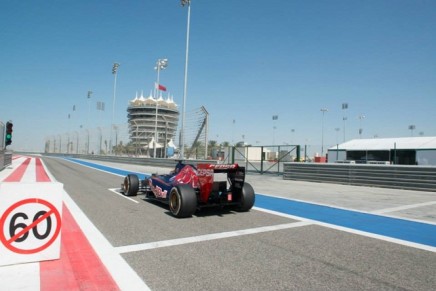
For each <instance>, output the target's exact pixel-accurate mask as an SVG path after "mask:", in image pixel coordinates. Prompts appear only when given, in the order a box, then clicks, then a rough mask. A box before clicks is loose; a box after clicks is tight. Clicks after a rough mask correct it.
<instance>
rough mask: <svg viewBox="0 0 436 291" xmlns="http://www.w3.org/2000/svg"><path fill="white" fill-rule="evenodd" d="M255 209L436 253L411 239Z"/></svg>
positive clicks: (431, 248)
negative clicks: (406, 239)
mask: <svg viewBox="0 0 436 291" xmlns="http://www.w3.org/2000/svg"><path fill="white" fill-rule="evenodd" d="M253 209H255V210H258V211H262V212H266V213H270V214H274V215H277V216H282V217H288V218H292V219H298V220H301V221H304V222H306V223H308V224H312V225H319V226H324V227H327V228H331V229H335V230H340V231H344V232H348V233H352V234H357V235H361V236H366V237H370V238H375V239H379V240H383V241H387V242H391V243H395V244H399V245H403V246H408V247H412V248H416V249H421V250H425V251H430V252H433V253H436V247H432V246H427V245H422V244H418V243H413V242H409V241H405V240H401V239H396V238H392V237H387V236H383V235H379V234H374V233H370V232H365V231H361V230H356V229H352V228H346V227H343V226H338V225H334V224H329V223H325V222H320V221H316V220H310V219H307V218H302V217H298V216H294V215H289V214H285V213H281V212H276V211H273V210H268V209H263V208H258V207H253Z"/></svg>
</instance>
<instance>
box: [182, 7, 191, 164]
mask: <svg viewBox="0 0 436 291" xmlns="http://www.w3.org/2000/svg"><path fill="white" fill-rule="evenodd" d="M181 4H182V6H183V7H184V6H185V5H188V20H187V27H186V55H185V82H184V86H183V111H182V126H181V129H180V143H181V145H180V158H181V159H183V158H184V155H185V115H186V98H187V89H188V56H189V28H190V20H191V0H181Z"/></svg>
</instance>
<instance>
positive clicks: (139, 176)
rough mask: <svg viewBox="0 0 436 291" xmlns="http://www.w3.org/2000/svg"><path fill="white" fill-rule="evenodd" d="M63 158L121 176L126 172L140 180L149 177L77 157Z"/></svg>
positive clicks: (125, 174)
mask: <svg viewBox="0 0 436 291" xmlns="http://www.w3.org/2000/svg"><path fill="white" fill-rule="evenodd" d="M65 159H66V160H69V161H72V162H74V163H77V164H81V165H84V166H88V167H91V168H95V169H98V170H102V171H105V172H109V173H113V174H117V175H121V176H127V175H128V174H136V175H137V176H138V178H139V179H140V180H144V179H146V178H148V177H150V175H148V174H144V173H139V172H132V171H126V170H122V169H117V168H112V167H108V166H103V165H100V164H95V163H90V162H86V161H82V160H78V159H73V158H65ZM120 183H121V182H120Z"/></svg>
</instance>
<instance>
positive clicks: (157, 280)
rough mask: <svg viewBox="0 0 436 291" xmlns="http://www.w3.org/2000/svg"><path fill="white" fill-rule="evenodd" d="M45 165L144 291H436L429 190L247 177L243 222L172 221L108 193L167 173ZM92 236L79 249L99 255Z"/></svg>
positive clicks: (209, 214)
mask: <svg viewBox="0 0 436 291" xmlns="http://www.w3.org/2000/svg"><path fill="white" fill-rule="evenodd" d="M43 161H44V164H45V166H46V168H47V169H48V171H49V172H50V173H51V175H52V176H53V177H54V178H55V179H56V180H57V181H59V182H61V183H63V184H64V189H65V191H66V192H67V193H68V195H69V197H71V199H72V200H73V201H74V202H75V204H76V205H77V206H78V208H79V209H80V211H82V212H83V214H84V217H86V219H88V220H89V222H90V223H91V224H92V225H93V226H95V232H99V234H98V235H102V236H103V237H104V238H105V239H106V240H107V241H108V242H109V244H110V248H111V250H110V251H112V252H115V253H116V254H118V255H120V256H122V258H123V259H124V260H125V261H126V262H127V265H128V268H131V269H132V270H133V271H134V273H136V274H137V275H138V276H139V277H140V279H141V280H142V281H143V283H144V285H143V286H142V287H143V289H147V288H150V289H152V290H434V289H435V286H436V194H435V192H418V191H406V190H393V189H381V188H370V187H354V186H345V185H334V184H322V183H306V182H298V181H285V180H283V179H282V178H281V177H280V176H268V175H257V174H252V175H251V174H249V175H247V177H246V180H247V181H248V182H249V183H250V184H251V185H252V186H253V188H254V189H255V192H256V194H257V195H256V204H255V208H254V209H252V210H251V211H250V212H246V213H237V212H232V211H227V210H222V209H219V210H217V209H207V210H202V211H200V212H198V213H196V214H195V215H194V216H193V217H191V218H187V219H176V218H174V217H172V216H171V214H170V212H169V210H168V208H167V206H165V205H161V204H156V203H153V202H149V201H146V200H144V199H143V198H144V197H143V196H142V195H138V196H136V197H132V199H127V198H126V197H124V196H122V195H119V193H117V189H118V188H119V185H120V184H121V182H122V179H123V176H124V175H125V174H126V173H127V172H129V173H131V172H134V173H141V174H145V175H148V174H151V173H153V172H158V173H160V174H164V173H167V172H168V169H156V168H151V167H143V166H136V165H125V164H111V163H104V164H103V163H100V162H94V161H80V160H66V159H60V158H43ZM80 222H81V220H80V221H79V225H80ZM80 226H81V227H82V225H80ZM88 234H89V232H88ZM93 236H94V235H93V234H91V235H90V236H89V237H88V240H89V241H90V243H91V245H92V246H93V247H94V248H99V245H98V243H97V244H96V243H95V240H94V239H93ZM100 256H102V255H101V254H100ZM103 261H105V260H103ZM122 268H126V266H124V265H123V266H121V265H120V266H119V270H117V269H116V268H115V272H117V271H119V272H120V273H123V272H124V271H125V270H123V269H122ZM108 269H109V270H110V272H114V268H111V267H108ZM0 272H1V269H0ZM0 289H1V287H0ZM122 289H128V287H127V288H126V287H125V286H123V287H122Z"/></svg>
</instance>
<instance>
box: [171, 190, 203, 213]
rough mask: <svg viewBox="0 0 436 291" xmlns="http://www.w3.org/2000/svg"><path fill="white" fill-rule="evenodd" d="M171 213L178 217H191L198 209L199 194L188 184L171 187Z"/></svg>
mask: <svg viewBox="0 0 436 291" xmlns="http://www.w3.org/2000/svg"><path fill="white" fill-rule="evenodd" d="M169 206H170V211H171V213H172V214H173V215H174V216H175V217H177V218H183V217H190V216H192V214H194V213H195V210H197V196H196V195H195V191H194V189H192V187H190V186H188V185H178V186H176V187H174V188H173V189H171V192H170V197H169Z"/></svg>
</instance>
